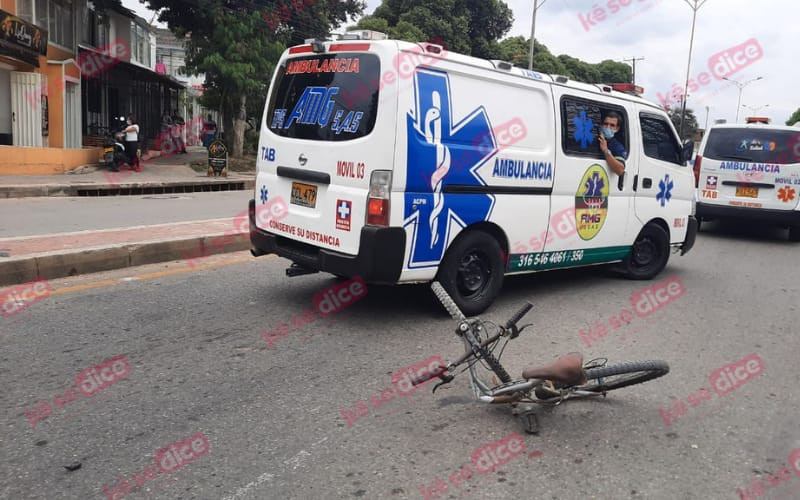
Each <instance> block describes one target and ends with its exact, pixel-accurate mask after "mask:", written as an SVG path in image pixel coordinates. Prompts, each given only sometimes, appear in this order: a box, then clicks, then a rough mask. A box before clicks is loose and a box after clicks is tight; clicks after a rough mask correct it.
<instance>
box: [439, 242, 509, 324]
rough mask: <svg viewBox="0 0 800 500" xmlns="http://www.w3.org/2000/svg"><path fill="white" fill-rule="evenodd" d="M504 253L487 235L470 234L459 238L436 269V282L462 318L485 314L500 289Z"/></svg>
mask: <svg viewBox="0 0 800 500" xmlns="http://www.w3.org/2000/svg"><path fill="white" fill-rule="evenodd" d="M504 270H505V264H504V262H503V249H502V248H500V244H499V243H498V242H497V240H496V239H494V238H493V237H492V236H490V235H489V234H487V233H485V232H483V231H478V230H471V231H467V232H466V233H464V234H462V235H459V237H458V238H457V239H456V241H454V242H453V244H452V245H450V248H449V249H448V250H447V253H446V254H445V256H444V259H443V260H442V263H441V264H440V265H439V272H438V274H437V277H436V280H437V281H439V282H440V283H441V284H442V286H443V287H444V289H445V290H447V293H448V294H449V295H450V297H452V299H453V301H454V302H455V303H456V305H457V306H458V308H459V309H461V312H463V313H464V315H466V316H468V317H470V316H477V315H478V314H480V313H482V312H483V311H485V310H486V309H487V308H488V307H489V306H490V305H491V304H492V302H493V301H494V299H495V298H496V297H497V295H498V294H499V293H500V288H502V286H503V277H504V274H503V273H504Z"/></svg>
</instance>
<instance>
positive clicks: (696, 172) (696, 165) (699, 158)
mask: <svg viewBox="0 0 800 500" xmlns="http://www.w3.org/2000/svg"><path fill="white" fill-rule="evenodd" d="M702 160H703V157H702V156H700V155H697V156H696V157H695V159H694V169H693V170H694V187H697V186H699V185H700V162H701V161H702Z"/></svg>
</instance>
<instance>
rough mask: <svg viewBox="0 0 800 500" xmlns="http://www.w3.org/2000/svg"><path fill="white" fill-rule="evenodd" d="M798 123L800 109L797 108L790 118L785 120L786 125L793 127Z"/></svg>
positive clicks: (799, 120)
mask: <svg viewBox="0 0 800 500" xmlns="http://www.w3.org/2000/svg"><path fill="white" fill-rule="evenodd" d="M797 122H800V108H797V111H795V112H794V113H792V116H790V117H789V119H788V120H786V125H790V126H791V125H794V124H795V123H797Z"/></svg>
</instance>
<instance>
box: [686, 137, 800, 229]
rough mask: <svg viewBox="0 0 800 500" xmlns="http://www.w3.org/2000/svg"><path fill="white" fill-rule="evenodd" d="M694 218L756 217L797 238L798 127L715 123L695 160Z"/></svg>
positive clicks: (799, 223)
mask: <svg viewBox="0 0 800 500" xmlns="http://www.w3.org/2000/svg"><path fill="white" fill-rule="evenodd" d="M694 171H695V178H696V180H697V192H698V195H699V196H698V198H699V199H698V201H697V219H698V223H700V222H702V221H704V220H713V219H732V220H744V219H749V220H759V221H764V222H767V223H772V224H776V225H782V226H786V227H788V228H789V240H791V241H800V204H798V200H800V195H799V194H798V192H799V191H800V128H797V127H786V126H780V125H764V124H759V123H755V124H748V125H727V124H725V125H715V126H714V127H712V128H710V129H709V130H708V132H707V133H706V134H705V137H703V140H702V142H701V143H700V149H699V151H698V154H697V158H696V159H695V162H694Z"/></svg>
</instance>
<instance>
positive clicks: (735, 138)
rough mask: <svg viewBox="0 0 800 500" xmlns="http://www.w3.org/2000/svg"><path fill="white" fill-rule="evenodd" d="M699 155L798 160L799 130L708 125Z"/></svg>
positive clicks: (782, 161) (765, 160) (757, 160)
mask: <svg viewBox="0 0 800 500" xmlns="http://www.w3.org/2000/svg"><path fill="white" fill-rule="evenodd" d="M703 157H704V158H711V159H712V160H738V161H748V162H752V163H779V164H787V163H800V130H798V131H796V132H794V131H791V130H775V129H768V128H764V129H757V128H715V129H711V130H709V131H708V140H707V141H706V148H705V151H704V152H703Z"/></svg>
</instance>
